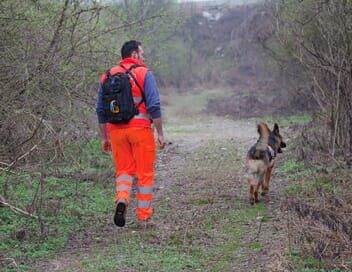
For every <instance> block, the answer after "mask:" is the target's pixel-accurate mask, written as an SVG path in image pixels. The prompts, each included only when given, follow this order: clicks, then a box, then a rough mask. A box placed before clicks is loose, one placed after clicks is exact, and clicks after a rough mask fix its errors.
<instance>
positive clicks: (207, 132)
mask: <svg viewBox="0 0 352 272" xmlns="http://www.w3.org/2000/svg"><path fill="white" fill-rule="evenodd" d="M195 111H196V113H197V114H196V113H194V112H192V113H191V114H192V115H193V116H195V118H193V119H192V118H191V119H189V114H186V115H185V116H182V115H181V116H180V115H175V114H173V113H174V112H173V109H170V110H169V112H168V113H169V115H171V116H174V119H173V118H170V119H168V120H167V122H166V125H165V134H166V136H167V139H168V141H169V142H170V144H169V145H167V147H166V148H165V150H163V151H160V152H159V153H158V159H157V163H156V175H155V185H156V191H155V200H154V206H155V215H154V221H155V222H156V226H155V227H154V228H153V229H151V230H149V229H142V230H141V229H138V228H137V226H136V223H135V215H134V209H135V207H134V205H135V203H133V204H132V207H129V211H128V214H127V226H126V227H124V228H117V227H115V226H114V225H113V222H112V214H113V207H112V212H111V214H110V215H108V216H107V217H106V218H105V219H104V220H102V221H100V222H95V224H94V225H92V226H91V227H89V228H87V229H85V230H82V231H81V232H80V233H76V234H74V235H73V236H72V237H71V239H70V241H69V243H68V245H67V247H66V249H65V250H64V251H63V252H61V253H59V254H57V255H55V256H53V258H52V259H50V260H47V261H44V262H41V263H39V264H38V265H37V266H36V267H35V269H34V270H33V271H286V270H285V267H286V262H287V261H286V259H285V257H284V253H285V250H286V249H285V244H286V240H287V238H286V234H285V233H286V232H285V228H286V225H285V221H284V219H283V218H284V216H283V215H282V212H281V211H280V205H281V201H282V199H283V192H284V187H285V182H284V179H283V178H284V177H281V176H280V175H279V174H274V176H273V181H272V183H271V185H272V186H271V191H270V192H269V195H268V196H266V197H265V198H262V200H261V203H260V204H257V205H258V206H256V205H254V206H251V205H250V204H249V201H248V186H247V182H246V180H245V179H244V177H243V163H244V157H245V154H246V151H247V149H248V147H249V146H250V145H251V144H253V143H254V142H255V141H256V139H257V131H256V124H255V121H243V120H239V121H234V120H230V119H226V118H218V117H204V116H202V115H201V114H200V111H199V110H198V109H197V108H196V109H195ZM283 134H284V135H285V132H283ZM282 159H284V158H279V160H282ZM222 162H223V163H222ZM133 248H135V249H136V250H134V249H133ZM148 248H150V250H149V249H148ZM136 251H138V252H137V253H138V254H137V253H136ZM149 251H150V252H149ZM114 255H116V258H114ZM97 256H99V258H98V257H97ZM151 256H156V260H153V259H152V258H153V257H151ZM158 256H159V259H158ZM147 257H148V258H150V259H152V260H148V259H147ZM171 257H172V258H171ZM136 258H137V259H138V260H136ZM104 260H106V262H109V263H107V264H105V265H104V264H102V263H101V262H104ZM108 260H110V261H108ZM96 262H100V264H98V263H96ZM168 262H170V264H169V263H168ZM172 262H174V263H172ZM175 264H179V266H177V265H175ZM168 265H170V267H172V269H171V270H169V269H170V268H168V267H169V266H168ZM99 269H100V270H99ZM101 269H103V270H101Z"/></svg>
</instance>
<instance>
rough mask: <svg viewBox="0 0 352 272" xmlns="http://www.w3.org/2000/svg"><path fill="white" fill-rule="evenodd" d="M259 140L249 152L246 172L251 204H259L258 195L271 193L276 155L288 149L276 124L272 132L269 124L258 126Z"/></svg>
mask: <svg viewBox="0 0 352 272" xmlns="http://www.w3.org/2000/svg"><path fill="white" fill-rule="evenodd" d="M258 133H259V139H258V141H257V143H256V144H254V145H253V146H252V147H251V148H250V149H249V151H248V153H247V157H246V172H247V175H248V183H249V196H250V203H251V204H254V202H258V201H259V199H258V193H259V190H260V189H261V194H262V195H265V194H267V193H268V191H269V182H270V178H271V174H272V170H273V167H274V163H275V159H276V154H277V153H282V148H285V147H286V144H285V142H284V141H283V139H282V136H281V135H280V132H279V126H278V124H276V123H275V125H274V128H273V130H272V131H271V130H270V129H269V127H268V126H267V124H265V123H260V124H259V125H258Z"/></svg>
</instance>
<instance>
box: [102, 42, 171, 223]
mask: <svg viewBox="0 0 352 272" xmlns="http://www.w3.org/2000/svg"><path fill="white" fill-rule="evenodd" d="M121 56H122V61H121V62H120V63H119V65H117V66H115V67H113V68H111V69H110V70H109V71H108V72H106V73H104V74H103V75H102V77H101V79H100V82H99V89H98V100H97V108H96V112H97V116H98V122H99V127H100V130H101V135H102V138H103V141H102V150H103V153H109V152H110V150H111V151H112V154H113V159H114V165H115V170H116V196H115V204H116V211H115V216H114V222H115V224H116V225H117V226H119V227H123V226H124V225H125V223H126V219H125V218H126V210H127V207H128V205H129V204H130V195H131V189H132V182H133V178H134V176H135V175H137V178H138V181H137V193H136V200H137V210H136V215H137V219H138V221H139V222H141V223H146V222H147V221H149V220H150V218H151V217H152V214H153V208H152V205H151V202H152V199H153V185H154V162H155V154H156V150H155V141H154V134H153V130H152V128H151V122H152V123H153V125H154V127H155V129H156V132H157V140H158V143H159V146H160V148H163V147H164V146H165V140H164V136H163V129H162V121H161V110H160V96H159V91H158V88H157V85H156V82H155V79H154V76H153V73H152V72H151V71H149V70H148V68H147V66H146V65H145V64H144V51H143V47H142V44H141V43H140V42H138V41H134V40H132V41H128V42H126V43H125V44H124V45H123V46H122V48H121ZM126 78H127V80H126ZM131 93H132V96H131ZM128 97H130V98H128ZM129 99H130V100H129ZM128 101H131V103H132V106H131V105H129V104H128V103H129V102H128Z"/></svg>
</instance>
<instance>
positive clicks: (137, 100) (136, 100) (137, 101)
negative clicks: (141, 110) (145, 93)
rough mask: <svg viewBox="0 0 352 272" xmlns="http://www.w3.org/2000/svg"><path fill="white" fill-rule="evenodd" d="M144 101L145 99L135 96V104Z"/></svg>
mask: <svg viewBox="0 0 352 272" xmlns="http://www.w3.org/2000/svg"><path fill="white" fill-rule="evenodd" d="M142 99H143V98H142V97H140V96H134V97H133V102H134V103H139V102H141V101H142Z"/></svg>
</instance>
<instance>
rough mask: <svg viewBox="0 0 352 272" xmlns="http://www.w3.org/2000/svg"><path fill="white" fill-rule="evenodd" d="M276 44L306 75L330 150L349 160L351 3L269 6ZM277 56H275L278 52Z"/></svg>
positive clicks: (290, 0)
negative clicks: (324, 125)
mask: <svg viewBox="0 0 352 272" xmlns="http://www.w3.org/2000/svg"><path fill="white" fill-rule="evenodd" d="M269 3H270V6H271V15H272V16H273V26H274V29H275V33H276V38H277V41H278V42H279V43H280V44H281V45H282V46H283V48H284V49H285V50H286V53H288V54H289V55H290V56H291V57H292V58H293V59H294V60H296V61H297V62H298V63H299V64H300V65H301V67H302V68H303V69H304V73H305V75H306V77H307V78H309V79H310V80H311V81H312V82H313V83H314V87H313V88H311V89H307V90H306V91H307V92H309V93H311V94H312V95H313V96H314V99H315V100H316V102H317V103H318V105H319V107H320V110H321V113H322V114H323V115H324V116H325V120H326V128H327V131H326V133H323V135H321V136H322V137H325V138H327V139H328V142H327V144H328V148H329V150H330V152H331V154H332V155H333V156H334V155H335V154H336V151H337V150H340V151H342V152H343V154H344V155H345V157H348V156H349V155H350V154H352V1H349V0H342V1H333V0H326V1H314V0H306V1H295V0H278V1H270V2H269ZM276 50H278V49H277V48H276Z"/></svg>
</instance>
